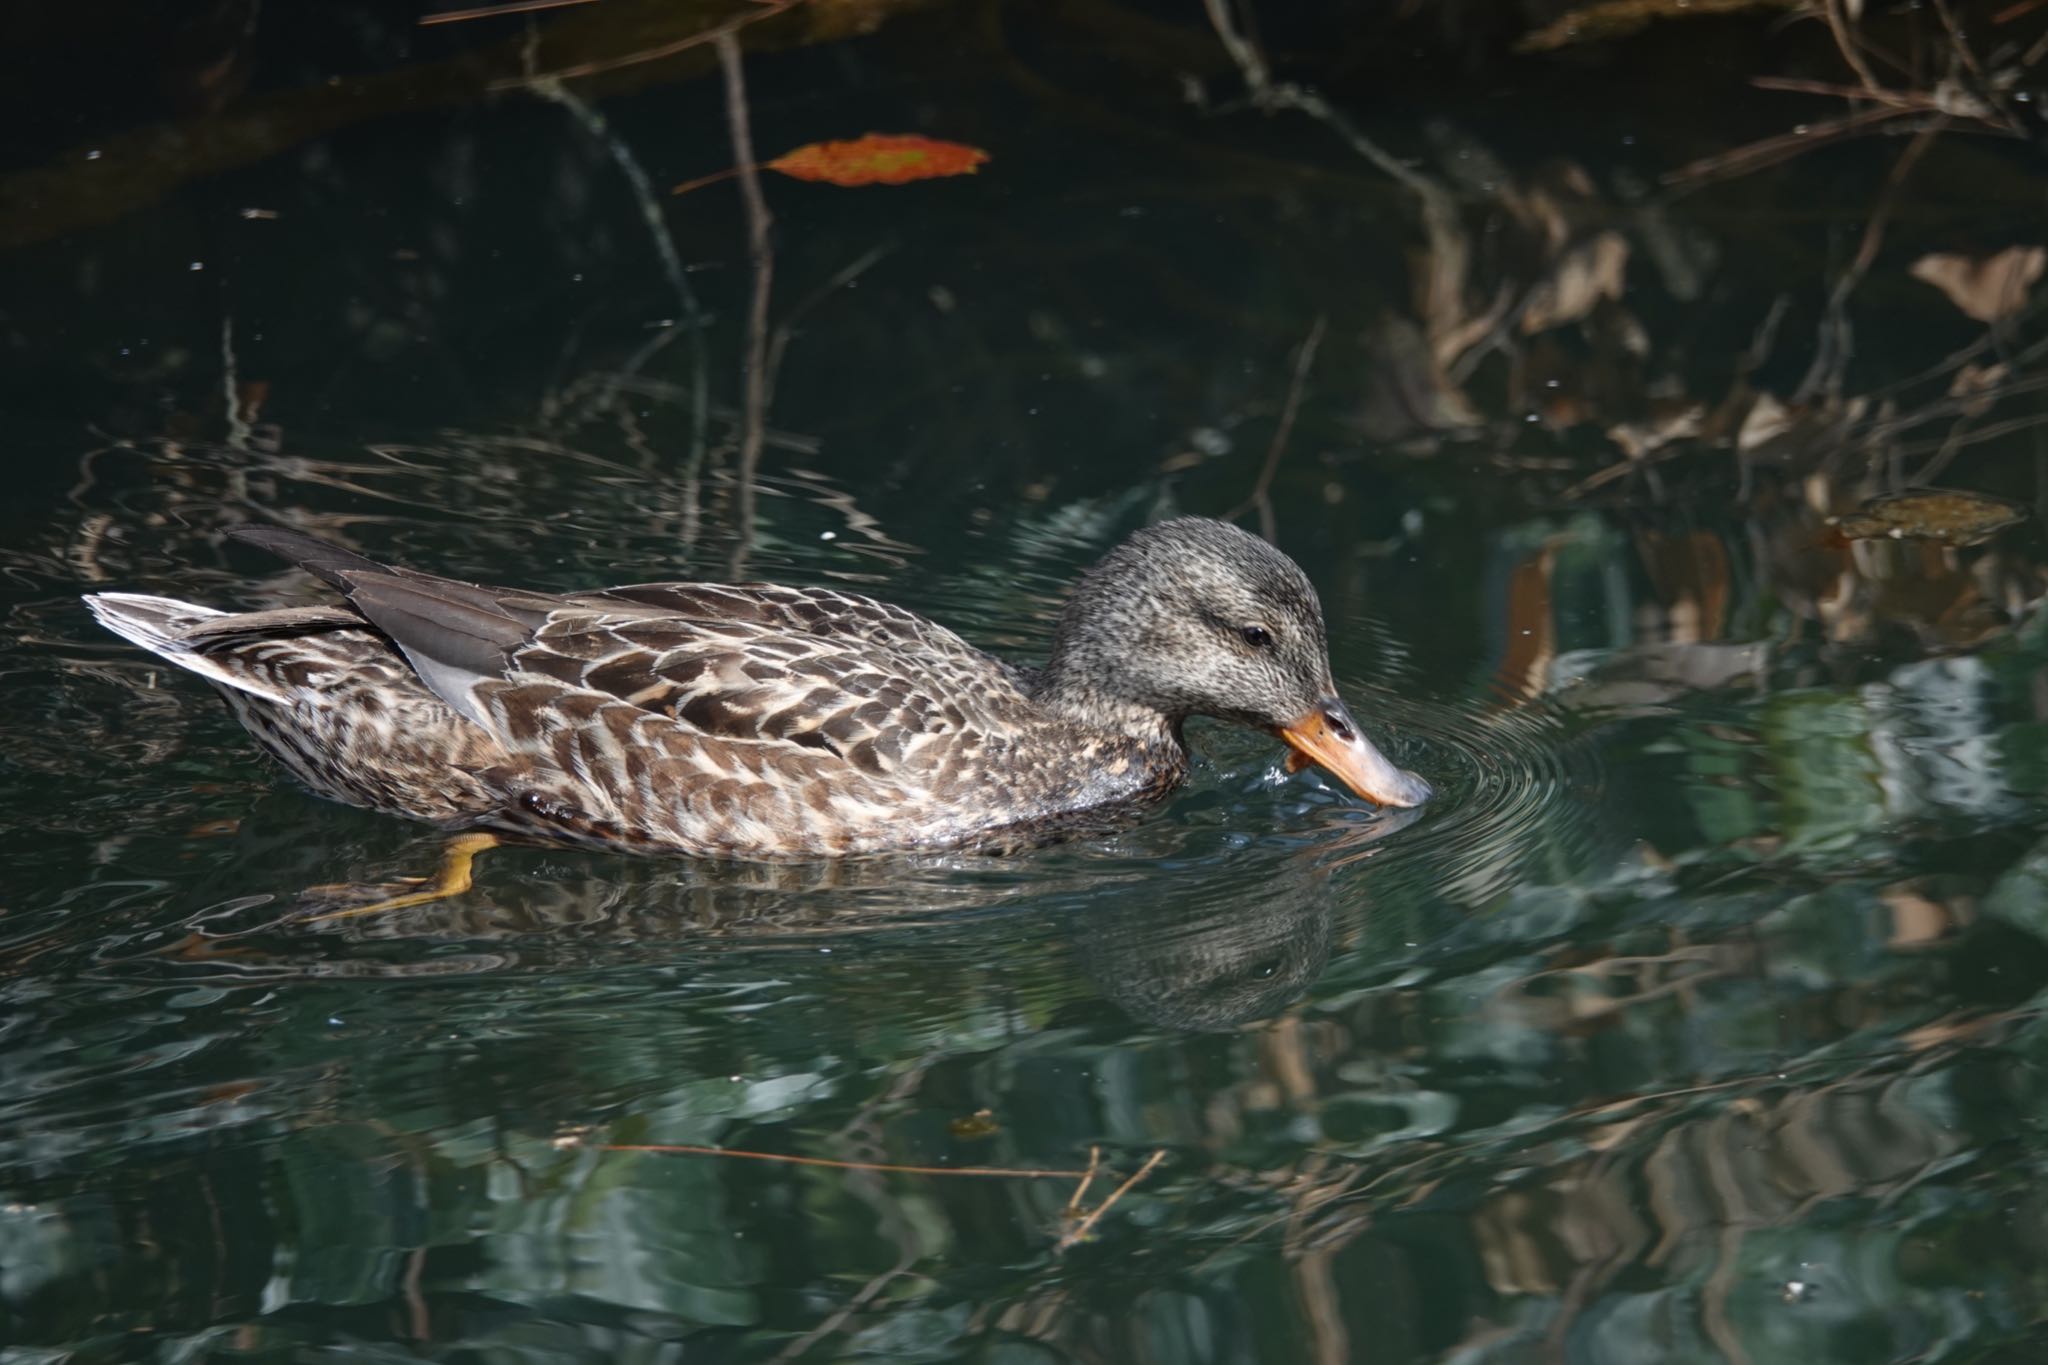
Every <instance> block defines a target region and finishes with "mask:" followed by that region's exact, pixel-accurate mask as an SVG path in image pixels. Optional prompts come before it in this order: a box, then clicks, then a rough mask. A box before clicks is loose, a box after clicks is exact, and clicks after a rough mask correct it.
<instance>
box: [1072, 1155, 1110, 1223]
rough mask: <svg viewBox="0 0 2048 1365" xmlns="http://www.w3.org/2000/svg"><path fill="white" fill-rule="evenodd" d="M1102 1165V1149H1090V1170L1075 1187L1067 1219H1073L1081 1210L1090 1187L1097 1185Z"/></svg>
mask: <svg viewBox="0 0 2048 1365" xmlns="http://www.w3.org/2000/svg"><path fill="white" fill-rule="evenodd" d="M1101 1165H1102V1149H1101V1148H1100V1147H1090V1148H1089V1149H1088V1169H1087V1170H1086V1171H1085V1172H1084V1173H1083V1174H1082V1176H1081V1183H1080V1184H1078V1185H1076V1186H1074V1197H1073V1198H1071V1199H1069V1200H1068V1201H1067V1217H1069V1218H1073V1217H1075V1216H1076V1215H1077V1214H1078V1213H1079V1212H1080V1208H1081V1196H1082V1195H1085V1194H1087V1193H1088V1187H1089V1186H1090V1185H1093V1184H1094V1183H1095V1172H1096V1169H1097V1168H1098V1167H1100V1166H1101Z"/></svg>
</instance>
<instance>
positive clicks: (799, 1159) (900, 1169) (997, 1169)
mask: <svg viewBox="0 0 2048 1365" xmlns="http://www.w3.org/2000/svg"><path fill="white" fill-rule="evenodd" d="M594 1150H596V1151H600V1152H663V1153H668V1154H670V1155H674V1156H730V1157H739V1158H741V1159H743V1160H746V1161H779V1162H781V1163H783V1164H784V1165H787V1166H824V1167H827V1168H829V1169H831V1170H835V1171H885V1172H888V1173H890V1174H893V1175H978V1176H987V1177H990V1178H1000V1179H1007V1180H1079V1179H1081V1178H1083V1177H1084V1176H1086V1175H1087V1174H1088V1173H1087V1172H1086V1171H1051V1170H1040V1169H1037V1168H1035V1167H1028V1166H1026V1167H1007V1166H900V1165H896V1164H895V1163H893V1162H887V1161H835V1160H833V1159H832V1158H831V1157H823V1156H792V1155H790V1154H789V1153H787V1152H750V1151H746V1150H744V1149H742V1148H739V1147H703V1146H698V1145H696V1144H694V1143H688V1142H605V1143H598V1144H595V1145H594ZM1160 1155H1161V1156H1164V1155H1165V1153H1163V1152H1162V1153H1160Z"/></svg>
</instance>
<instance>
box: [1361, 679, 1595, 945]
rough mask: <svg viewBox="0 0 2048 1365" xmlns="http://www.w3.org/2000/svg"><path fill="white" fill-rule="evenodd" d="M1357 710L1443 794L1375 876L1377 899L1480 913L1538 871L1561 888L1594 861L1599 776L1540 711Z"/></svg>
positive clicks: (1558, 724) (1550, 715)
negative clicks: (1417, 900) (1410, 899)
mask: <svg viewBox="0 0 2048 1365" xmlns="http://www.w3.org/2000/svg"><path fill="white" fill-rule="evenodd" d="M1360 701H1361V702H1362V703H1363V705H1362V706H1361V708H1360V709H1361V713H1362V714H1365V713H1369V714H1370V715H1371V716H1372V721H1371V722H1369V724H1370V725H1372V726H1375V727H1376V728H1377V731H1378V737H1379V738H1380V740H1381V743H1382V746H1383V747H1384V748H1386V749H1387V751H1388V753H1389V754H1390V756H1391V757H1392V758H1393V759H1394V761H1395V762H1397V763H1399V764H1401V766H1403V767H1405V768H1411V769H1413V770H1414V771H1416V772H1418V773H1420V774H1422V776H1424V777H1425V778H1427V779H1428V780H1429V782H1430V783H1431V784H1432V785H1433V786H1435V788H1436V793H1437V794H1436V796H1435V798H1434V799H1433V800H1431V801H1430V803H1429V804H1428V806H1426V807H1425V808H1423V810H1422V811H1421V812H1420V813H1419V816H1418V818H1416V819H1415V820H1414V821H1413V822H1412V825H1411V826H1410V827H1408V828H1406V829H1404V830H1402V831H1401V834H1400V837H1399V839H1398V841H1397V843H1396V845H1394V846H1393V847H1390V848H1389V850H1388V853H1389V855H1390V856H1389V857H1388V858H1387V859H1386V861H1385V862H1384V864H1383V865H1382V866H1381V867H1380V868H1379V869H1378V870H1377V871H1376V873H1375V876H1374V886H1375V888H1376V890H1377V891H1378V892H1379V893H1380V894H1381V895H1386V894H1388V893H1391V892H1393V891H1395V890H1396V889H1397V888H1398V889H1404V890H1405V889H1414V890H1419V891H1427V892H1429V893H1430V894H1432V895H1434V896H1435V897H1438V898H1440V899H1443V900H1447V901H1450V902H1452V903H1455V904H1459V905H1463V906H1466V907H1469V908H1472V909H1483V908H1486V906H1487V905H1488V903H1489V902H1490V901H1492V899H1493V898H1494V897H1496V896H1498V895H1499V894H1500V893H1501V892H1502V891H1504V890H1506V889H1507V888H1508V887H1509V886H1511V885H1512V884H1514V883H1515V882H1516V881H1517V880H1519V879H1521V878H1522V877H1524V876H1526V875H1528V874H1529V873H1530V872H1531V870H1532V868H1533V866H1534V865H1535V864H1536V863H1537V862H1538V861H1539V860H1540V861H1541V864H1542V866H1543V867H1545V868H1546V869H1548V872H1547V874H1546V875H1550V876H1555V875H1558V874H1560V873H1562V872H1563V871H1564V870H1565V869H1566V868H1570V867H1573V866H1575V865H1576V864H1577V863H1578V862H1579V861H1580V860H1581V859H1583V858H1584V857H1585V856H1586V855H1587V854H1588V853H1590V852H1591V850H1592V844H1593V830H1594V821H1593V815H1594V805H1595V801H1596V799H1597V796H1598V793H1599V789H1600V786H1601V781H1600V770H1599V765H1598V763H1597V761H1596V759H1595V757H1594V755H1593V753H1592V752H1591V750H1590V749H1589V748H1588V747H1587V746H1586V745H1585V744H1584V743H1583V742H1582V741H1581V740H1580V739H1579V737H1578V736H1577V735H1576V734H1575V733H1574V731H1573V729H1572V728H1571V727H1570V726H1569V725H1568V724H1567V723H1566V722H1565V721H1564V720H1562V719H1561V718H1560V717H1559V716H1557V715H1556V714H1555V713H1554V712H1552V711H1550V710H1549V709H1547V708H1546V707H1544V706H1543V705H1542V704H1541V703H1539V702H1525V703H1522V704H1520V705H1517V706H1514V707H1511V708H1510V707H1503V706H1500V705H1497V704H1495V705H1491V706H1487V707H1484V708H1483V707H1482V705H1481V704H1480V703H1477V702H1475V701H1470V700H1466V701H1459V702H1451V703H1437V702H1431V701H1426V700H1418V699H1415V698H1413V697H1407V696H1402V695H1399V694H1395V693H1387V694H1383V695H1376V696H1372V697H1370V699H1369V700H1367V699H1365V698H1363V697H1362V698H1360ZM1368 708H1369V712H1368ZM1396 853H1397V854H1398V856H1393V855H1395V854H1396Z"/></svg>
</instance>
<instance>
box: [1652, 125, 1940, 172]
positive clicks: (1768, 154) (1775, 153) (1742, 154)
mask: <svg viewBox="0 0 2048 1365" xmlns="http://www.w3.org/2000/svg"><path fill="white" fill-rule="evenodd" d="M1911 112H1912V110H1910V109H1904V108H1900V107H1897V106H1893V105H1880V106H1879V107H1877V108H1874V109H1859V110H1857V111H1856V112H1855V113H1853V114H1844V115H1843V116H1842V117H1840V118H1832V119H1823V120H1822V121H1821V122H1819V123H1810V124H1807V125H1806V127H1805V131H1804V132H1797V133H1779V134H1777V135H1775V136H1772V137H1766V138H1759V139H1757V140H1756V141H1755V142H1746V143H1744V144H1743V145H1742V146H1740V147H1736V148H1733V149H1731V150H1729V151H1725V152H1715V153H1714V154H1713V155H1711V156H1703V157H1701V158H1700V159H1699V160H1697V161H1690V162H1687V163H1686V164H1685V165H1683V166H1680V167H1679V168H1678V169H1677V170H1675V171H1666V172H1665V173H1664V175H1663V180H1664V183H1665V184H1667V185H1671V186H1673V187H1675V188H1677V189H1681V190H1687V189H1696V188H1698V187H1699V186H1700V185H1702V184H1705V183H1706V182H1707V181H1710V180H1725V179H1727V178H1728V177H1730V176H1737V175H1747V174H1748V173H1749V172H1751V171H1760V170H1762V169H1763V168H1764V167H1766V166H1774V165H1776V164H1777V163H1778V162H1780V161H1789V160H1791V159H1792V158H1793V157H1795V156H1798V155H1800V154H1801V153H1803V152H1810V151H1812V150H1813V149H1814V148H1816V147H1819V146H1822V145H1823V144H1825V143H1828V142H1832V141H1834V140H1835V139H1836V138H1841V137H1853V136H1857V135H1860V134H1862V133H1865V132H1868V131H1869V130H1870V129H1871V128H1873V127H1874V126H1875V125H1877V124H1880V123H1884V122H1887V121H1889V120H1891V119H1895V118H1901V117H1903V116H1905V115H1906V114H1909V113H1911Z"/></svg>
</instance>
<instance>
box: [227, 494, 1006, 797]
mask: <svg viewBox="0 0 2048 1365" xmlns="http://www.w3.org/2000/svg"><path fill="white" fill-rule="evenodd" d="M242 538H244V539H248V540H250V541H252V542H253V543H257V544H261V545H263V546H264V547H265V548H267V549H271V550H272V551H274V552H276V553H279V554H281V555H283V556H284V557H285V558H287V559H290V560H292V561H293V562H295V563H299V564H301V565H302V566H303V567H305V568H307V569H309V570H310V571H312V572H314V573H316V574H318V575H319V576H320V577H322V578H324V579H326V580H327V581H328V582H330V583H332V584H334V585H335V586H336V587H338V588H340V589H341V590H342V591H343V592H344V593H345V594H347V596H348V599H349V602H350V604H351V605H352V606H354V607H355V609H356V610H357V611H359V612H361V613H362V615H363V616H364V618H366V619H367V620H368V621H369V622H370V623H371V624H372V625H374V626H375V627H376V628H377V629H378V630H380V631H382V632H383V633H384V634H386V635H388V636H389V637H390V638H391V640H392V642H393V643H394V644H396V645H397V646H398V648H399V649H400V651H402V652H403V654H404V655H405V658H406V660H407V661H408V662H409V663H410V664H411V665H412V667H413V669H414V670H415V671H416V672H417V673H418V674H419V676H420V678H421V680H422V681H423V682H425V683H426V684H427V686H428V687H429V688H431V689H432V690H433V692H434V693H435V694H436V695H438V696H439V697H441V699H442V700H444V701H445V702H447V703H448V705H450V706H451V707H453V708H454V709H455V710H457V711H459V712H460V713H461V714H463V715H464V716H466V717H468V718H469V719H470V720H472V721H474V722H476V723H477V724H478V725H481V726H483V727H484V728H485V729H486V730H487V731H489V732H490V733H492V734H493V735H494V736H495V737H496V738H497V739H498V740H499V741H500V743H502V744H504V745H505V746H506V747H507V748H508V749H510V750H512V751H513V752H514V753H515V754H520V755H523V756H529V757H531V758H532V759H534V760H537V761H540V762H543V763H546V764H549V765H550V766H558V767H566V768H572V769H577V770H582V769H586V768H587V767H589V766H590V755H588V754H584V755H581V756H579V753H578V751H577V742H575V741H571V740H565V739H564V738H563V736H565V735H567V734H572V733H575V732H576V731H578V729H579V728H580V729H581V730H582V731H583V732H585V733H586V734H587V735H588V736H590V737H593V738H595V737H597V736H599V734H600V732H602V734H603V735H604V736H605V737H607V738H611V739H616V740H617V741H618V742H619V743H620V744H621V745H627V744H638V745H650V744H651V745H654V746H655V747H658V748H659V749H660V750H661V751H663V752H664V753H666V754H668V755H670V756H671V757H676V758H687V757H689V754H690V746H691V744H692V742H693V741H697V740H702V741H708V742H711V743H712V744H713V745H714V747H713V748H712V749H710V750H708V751H706V754H705V755H704V758H705V762H707V763H708V764H711V765H712V766H718V767H721V769H722V768H723V766H724V765H728V764H730V763H732V762H734V761H737V762H740V763H741V764H742V765H743V766H747V767H748V768H749V769H750V770H751V771H752V772H754V773H755V774H756V775H759V773H760V771H761V769H760V768H759V766H758V765H759V762H760V761H761V759H760V757H759V756H756V757H755V758H754V759H753V760H752V761H751V762H750V761H749V758H748V756H747V755H746V754H745V753H744V752H742V753H740V754H739V755H738V756H737V758H735V755H734V754H733V753H732V752H731V751H730V746H732V745H742V746H757V747H767V748H769V749H772V750H775V751H780V754H781V756H783V757H788V758H800V759H803V760H805V762H804V764H803V766H804V767H805V768H814V765H815V769H814V771H812V772H810V773H808V774H805V775H807V776H813V777H815V776H829V774H830V771H831V769H833V768H834V767H838V766H840V765H844V766H843V768H842V771H844V770H846V769H850V770H851V771H852V772H854V773H858V774H864V775H866V776H869V777H874V778H887V777H890V776H892V775H893V774H895V773H897V772H899V771H900V770H901V769H902V768H903V767H904V766H905V765H906V764H908V763H911V762H913V761H919V760H922V762H921V764H920V766H922V767H927V768H937V767H941V766H944V764H945V762H946V760H947V759H948V757H949V756H951V755H953V754H954V753H955V752H956V751H958V750H960V749H961V748H963V747H971V748H973V749H974V750H976V751H977V752H978V751H979V750H981V749H983V748H985V747H986V744H985V743H983V742H981V741H985V740H986V739H987V738H988V737H991V736H994V737H998V740H997V742H998V744H999V742H1000V740H999V737H1000V735H1001V734H1002V732H1003V731H1004V730H1005V729H1006V728H1007V727H1008V725H1010V724H1012V723H1014V722H1015V720H1016V718H1017V716H1018V715H1019V714H1020V711H1021V709H1022V708H1025V707H1027V706H1028V703H1027V702H1026V701H1025V700H1024V696H1023V694H1022V692H1021V690H1020V689H1019V687H1018V685H1017V680H1018V675H1017V674H1016V673H1015V672H1014V671H1013V670H1010V669H1009V668H1008V667H1007V666H1006V665H1003V664H1002V663H1001V662H1000V661H998V660H996V659H994V658H993V657H991V656H990V655H987V654H984V653H982V652H981V651H980V650H977V649H975V648H974V647H973V646H971V645H969V644H967V642H966V641H964V640H962V639H961V638H960V637H959V636H957V635H955V634H954V633H953V632H952V631H950V630H947V629H946V628H945V627H943V626H940V625H937V624H936V623H934V622H931V621H928V620H925V619H924V618H922V617H919V616H917V615H915V614H914V613H911V612H908V611H905V610H903V609H902V608H900V607H895V606H891V605H889V604H887V603H883V602H877V601H875V600H873V599H871V598H867V597H862V596H859V595H857V594H853V593H845V592H840V591H837V590H834V589H829V588H794V587H781V586H775V585H767V584H734V585H721V584H702V583H648V584H636V585H631V586H627V587H621V588H612V589H607V590H605V591H601V592H592V593H579V594H567V595H559V596H557V595H550V594H543V593H531V592H522V591H518V590H514V589H505V588H492V587H485V586H482V585H478V584H473V583H462V582H458V581H455V580H452V579H445V578H437V577H434V576H431V575H427V574H421V573H417V572H414V571H411V570H394V569H390V568H387V567H385V566H382V565H379V564H376V563H375V562H374V561H371V560H368V559H365V558H363V557H361V556H358V555H354V554H353V553H351V552H349V551H345V550H339V549H337V548H336V547H333V546H329V545H326V544H324V543H323V542H320V541H317V540H313V539H312V538H310V537H305V536H301V535H298V534H297V533H295V532H281V531H273V530H265V531H262V532H259V533H255V534H245V535H243V536H242ZM618 706H623V707H625V708H630V710H629V711H626V712H623V713H612V714H607V715H604V716H602V717H601V716H600V714H599V713H600V711H606V712H610V711H611V708H613V707H618ZM649 722H654V724H652V725H650V724H649ZM629 732H630V733H629ZM963 741H968V743H967V744H963ZM596 743H597V744H598V746H599V747H601V748H606V749H609V748H610V747H612V746H610V745H607V744H606V743H605V739H604V738H596ZM585 747H588V746H587V745H586V746H585Z"/></svg>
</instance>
